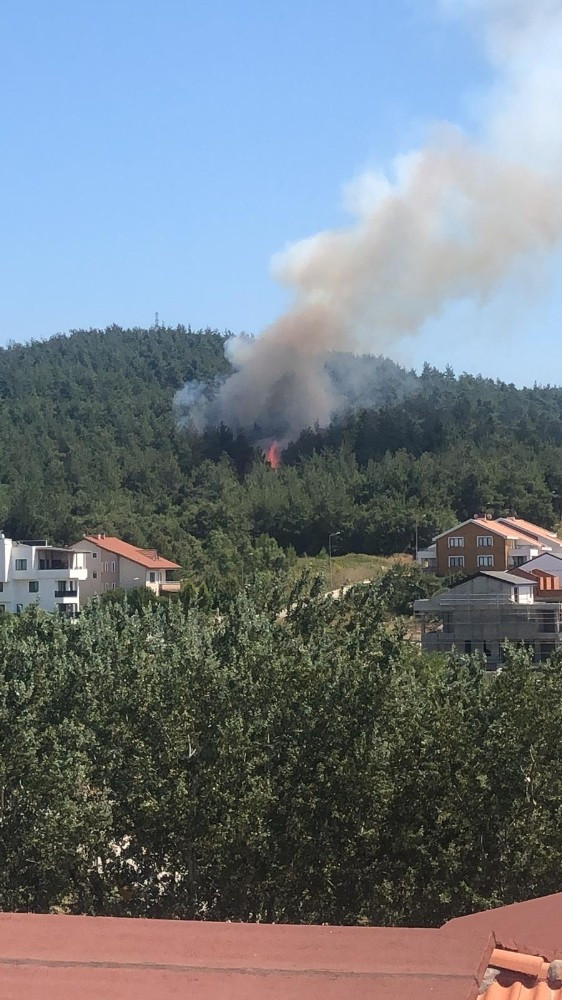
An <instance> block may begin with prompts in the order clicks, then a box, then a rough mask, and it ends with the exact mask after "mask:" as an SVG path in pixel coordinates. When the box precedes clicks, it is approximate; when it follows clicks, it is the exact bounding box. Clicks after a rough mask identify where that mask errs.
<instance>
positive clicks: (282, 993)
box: [0, 893, 562, 1000]
mask: <svg viewBox="0 0 562 1000" xmlns="http://www.w3.org/2000/svg"><path fill="white" fill-rule="evenodd" d="M0 938H1V942H2V944H1V947H0V997H1V998H3V1000H29V998H34V997H41V998H42V1000H76V998H80V1000H133V998H134V1000H149V998H150V1000H157V998H158V1000H168V998H179V997H182V998H184V997H185V998H189V1000H425V998H427V1000H430V998H431V1000H474V998H476V997H477V996H479V995H480V996H484V997H485V998H486V1000H562V991H561V986H560V982H559V980H558V979H557V976H558V974H559V972H560V971H561V970H562V963H560V962H557V961H556V960H557V959H558V958H559V957H562V893H559V894H557V895H554V896H548V897H545V898H543V899H539V900H533V901H531V902H529V903H522V904H518V905H517V906H515V907H502V908H500V909H497V910H490V911H487V912H485V913H480V914H475V915H473V916H470V917H463V918H459V919H456V920H452V921H450V922H449V923H448V924H445V926H444V927H441V928H439V929H436V930H421V929H417V928H408V929H395V928H381V927H310V926H299V927H296V926H286V925H265V924H258V925H256V924H224V923H210V922H209V923H204V922H190V921H170V920H140V919H128V918H116V917H70V916H59V915H57V916H54V915H53V916H43V915H35V914H10V913H4V914H0ZM521 942H526V944H525V945H524V949H523V946H522V945H521Z"/></svg>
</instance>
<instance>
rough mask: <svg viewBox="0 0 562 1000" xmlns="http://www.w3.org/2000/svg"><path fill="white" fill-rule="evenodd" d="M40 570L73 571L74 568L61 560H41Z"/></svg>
mask: <svg viewBox="0 0 562 1000" xmlns="http://www.w3.org/2000/svg"><path fill="white" fill-rule="evenodd" d="M39 569H72V566H71V565H70V563H69V562H68V560H67V561H66V562H63V561H62V560H61V559H50V560H47V559H40V560H39Z"/></svg>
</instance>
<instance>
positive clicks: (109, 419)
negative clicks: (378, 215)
mask: <svg viewBox="0 0 562 1000" xmlns="http://www.w3.org/2000/svg"><path fill="white" fill-rule="evenodd" d="M224 340H225V338H224V336H222V335H220V334H219V333H217V332H216V331H210V330H207V331H201V332H199V333H194V332H192V331H190V330H186V329H185V328H183V327H178V328H176V329H170V328H166V329H164V328H152V329H150V330H140V329H134V330H121V329H119V328H117V327H111V328H109V329H108V330H105V331H99V330H90V331H78V332H75V333H73V334H71V335H69V336H57V337H54V338H52V339H51V340H48V341H46V342H34V343H31V344H29V345H27V346H9V347H7V348H5V349H3V350H1V351H0V455H1V459H2V461H1V464H0V478H1V482H0V522H1V523H2V524H3V526H4V530H5V531H6V532H7V533H11V534H13V535H14V536H16V537H18V536H19V537H25V536H28V537H29V536H34V537H41V536H43V535H46V536H49V537H50V538H52V539H54V540H57V541H61V542H68V541H75V540H76V539H77V538H78V537H80V535H81V534H82V533H83V532H84V531H85V530H96V529H98V530H105V531H107V532H111V533H115V534H119V535H121V536H122V537H124V538H125V539H127V540H130V541H133V542H136V543H139V544H144V545H156V546H158V547H159V548H160V549H161V550H162V552H163V553H164V554H165V555H167V556H169V557H171V558H174V559H177V560H178V561H180V562H182V563H183V564H184V565H186V566H188V567H189V568H190V571H191V572H193V573H194V574H196V575H197V574H199V575H207V576H209V575H211V576H212V574H213V572H214V570H215V569H216V567H217V565H218V563H220V567H221V572H220V576H221V579H222V580H223V581H224V580H225V579H227V578H231V579H232V580H233V581H234V580H237V581H238V582H240V580H241V579H243V578H244V574H246V573H248V572H249V571H250V570H251V569H253V568H255V565H256V560H257V561H258V563H259V564H270V565H274V564H275V563H276V561H280V560H281V561H282V560H283V558H284V557H283V553H282V552H281V551H280V550H279V546H280V547H281V548H282V549H283V550H287V549H289V547H293V548H294V549H295V550H296V551H297V552H299V553H304V552H307V553H309V554H313V553H315V552H318V551H319V550H320V549H322V548H323V547H325V546H326V543H327V537H328V534H329V532H331V531H335V530H337V531H340V532H341V534H340V535H339V537H338V544H339V546H340V549H339V550H340V551H342V552H345V551H363V552H367V553H381V554H385V553H390V552H393V551H400V550H404V549H407V548H408V547H411V546H412V545H413V541H414V532H415V525H416V524H418V525H419V532H420V542H422V543H423V542H425V541H428V540H429V539H430V537H431V535H432V534H433V533H434V532H435V531H436V530H437V529H441V528H443V527H447V526H449V525H450V524H451V523H453V522H454V520H455V519H456V518H464V517H467V516H470V515H472V514H474V513H475V512H477V511H480V510H482V509H483V508H485V507H489V508H490V509H492V510H501V509H504V508H512V509H515V510H517V512H518V514H519V515H520V516H522V517H529V518H531V519H532V520H536V521H539V522H541V523H543V524H545V525H552V524H554V523H555V522H556V520H557V519H558V514H559V505H560V503H561V500H560V497H561V496H562V389H558V388H550V387H546V388H533V389H524V390H520V389H516V388H515V387H514V386H511V385H505V384H503V383H501V382H493V381H491V380H487V379H482V378H477V377H473V376H468V375H465V376H461V377H459V378H455V377H454V375H453V373H452V372H450V371H445V372H443V373H441V372H439V371H437V370H435V369H432V368H429V367H427V366H426V368H425V369H424V371H423V373H422V374H421V375H420V376H419V377H418V376H416V375H415V374H413V373H412V372H406V371H404V370H403V369H401V368H399V367H398V366H397V365H394V364H393V363H392V362H389V361H385V360H384V359H377V358H369V359H361V361H357V360H356V359H353V358H351V357H349V358H348V359H347V360H346V359H343V361H345V363H343V362H342V358H341V357H340V358H339V359H338V365H339V367H338V371H339V372H340V377H341V378H342V379H343V380H344V381H345V380H346V379H347V381H348V382H349V384H350V386H351V385H352V386H353V387H354V391H355V398H352V397H353V392H352V391H351V390H350V392H349V395H350V399H352V403H353V405H354V406H355V407H357V406H358V405H359V404H363V405H362V406H360V408H355V409H350V413H349V415H348V417H347V418H346V419H345V420H343V421H342V422H340V423H339V424H337V425H334V426H332V427H331V428H328V429H327V430H319V429H314V428H311V429H310V430H309V431H307V432H305V433H304V434H303V435H302V436H301V438H300V440H298V441H297V442H295V443H294V444H293V445H291V446H290V447H289V448H288V450H287V451H286V453H285V456H284V463H283V465H282V467H281V468H280V469H279V470H278V471H277V472H276V471H274V470H272V469H270V468H269V467H268V466H267V464H266V463H265V462H264V460H263V457H262V455H261V453H260V452H259V450H257V449H255V448H254V447H253V446H252V444H251V442H250V441H248V440H246V439H244V438H243V437H238V438H236V439H235V438H233V435H232V434H231V433H230V431H229V430H228V428H224V427H223V428H219V429H217V430H216V431H212V432H207V433H206V434H204V435H203V436H199V435H197V434H194V433H193V432H191V431H189V430H188V429H186V428H185V427H182V426H180V425H178V422H177V413H176V412H175V410H174V406H173V399H174V395H175V393H176V392H177V390H178V389H179V388H180V387H181V386H183V385H184V383H185V382H188V381H192V380H200V381H205V380H208V379H213V378H216V377H217V376H221V375H224V374H225V373H226V372H227V371H228V362H227V361H226V359H225V356H224ZM359 369H360V370H361V373H362V375H361V379H360V380H358V379H357V370H359ZM367 400H371V401H372V405H370V406H369V407H367V406H365V405H364V404H365V402H366V401H367Z"/></svg>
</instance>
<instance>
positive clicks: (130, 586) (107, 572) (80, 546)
mask: <svg viewBox="0 0 562 1000" xmlns="http://www.w3.org/2000/svg"><path fill="white" fill-rule="evenodd" d="M71 547H72V548H73V549H74V550H75V551H76V552H82V553H84V558H85V562H86V567H87V570H88V575H87V578H86V580H85V581H84V583H83V584H82V588H81V595H82V602H84V601H87V600H88V599H89V598H91V597H93V596H94V594H103V593H105V592H107V591H108V590H134V589H135V588H136V587H148V588H149V589H150V590H153V591H154V593H155V594H162V593H166V592H170V591H172V590H179V583H177V582H174V581H172V576H173V574H174V572H175V571H176V570H178V569H180V567H179V566H178V564H177V563H174V562H171V561H170V560H169V559H163V558H162V557H161V556H159V555H158V552H157V551H156V549H141V548H138V547H137V546H135V545H130V544H129V542H123V541H122V540H121V539H120V538H115V537H114V536H111V535H103V534H98V535H85V536H84V538H82V539H81V540H80V541H79V542H76V543H75V544H74V545H73V546H71Z"/></svg>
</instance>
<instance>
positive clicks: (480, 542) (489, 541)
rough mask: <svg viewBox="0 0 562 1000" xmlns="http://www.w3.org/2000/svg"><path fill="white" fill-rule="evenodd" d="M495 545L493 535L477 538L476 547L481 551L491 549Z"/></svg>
mask: <svg viewBox="0 0 562 1000" xmlns="http://www.w3.org/2000/svg"><path fill="white" fill-rule="evenodd" d="M493 544H494V537H493V535H478V536H477V538H476V545H477V547H478V548H479V549H490V548H491V547H492V545H493Z"/></svg>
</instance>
